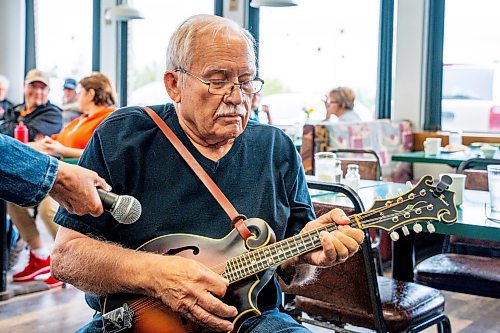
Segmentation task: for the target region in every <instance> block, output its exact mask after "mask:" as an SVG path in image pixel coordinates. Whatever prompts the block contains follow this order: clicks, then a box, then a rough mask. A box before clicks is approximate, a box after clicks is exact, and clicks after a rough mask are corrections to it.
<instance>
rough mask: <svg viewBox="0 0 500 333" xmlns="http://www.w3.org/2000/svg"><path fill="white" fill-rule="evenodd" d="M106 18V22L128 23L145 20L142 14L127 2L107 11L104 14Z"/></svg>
mask: <svg viewBox="0 0 500 333" xmlns="http://www.w3.org/2000/svg"><path fill="white" fill-rule="evenodd" d="M104 17H105V19H106V20H115V21H128V20H136V19H143V18H144V16H142V14H141V12H140V11H139V10H137V9H135V8H134V7H131V6H129V5H128V4H127V1H124V2H123V3H122V4H121V5H118V6H115V7H111V8H109V9H107V10H106V12H105V13H104Z"/></svg>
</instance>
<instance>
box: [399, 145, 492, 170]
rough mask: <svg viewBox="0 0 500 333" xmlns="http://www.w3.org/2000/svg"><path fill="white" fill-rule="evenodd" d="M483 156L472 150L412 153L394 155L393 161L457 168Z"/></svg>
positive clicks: (479, 152) (478, 151)
mask: <svg viewBox="0 0 500 333" xmlns="http://www.w3.org/2000/svg"><path fill="white" fill-rule="evenodd" d="M481 156H483V155H482V153H481V151H480V150H479V149H470V150H466V151H457V152H453V153H447V152H439V153H438V154H437V155H426V154H425V152H423V151H412V152H408V153H400V154H393V155H392V157H391V159H392V160H393V161H396V162H410V163H435V164H447V165H449V166H451V167H455V168H456V167H458V166H459V165H460V163H462V162H463V161H466V160H468V159H471V158H476V157H481ZM495 158H500V153H499V152H497V153H496V155H495Z"/></svg>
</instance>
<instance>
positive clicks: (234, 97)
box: [225, 84, 244, 105]
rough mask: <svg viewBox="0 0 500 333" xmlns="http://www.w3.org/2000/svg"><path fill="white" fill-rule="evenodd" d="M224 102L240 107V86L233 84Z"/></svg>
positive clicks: (242, 97) (241, 96) (241, 94)
mask: <svg viewBox="0 0 500 333" xmlns="http://www.w3.org/2000/svg"><path fill="white" fill-rule="evenodd" d="M225 96H226V98H225V100H226V101H227V102H230V103H232V104H235V105H240V104H242V103H243V100H244V96H243V91H242V90H241V85H239V84H234V85H233V86H232V87H231V90H230V91H229V93H228V94H226V95H225Z"/></svg>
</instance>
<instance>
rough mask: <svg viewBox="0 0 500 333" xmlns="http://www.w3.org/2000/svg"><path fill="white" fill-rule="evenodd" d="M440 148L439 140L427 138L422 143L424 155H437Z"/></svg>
mask: <svg viewBox="0 0 500 333" xmlns="http://www.w3.org/2000/svg"><path fill="white" fill-rule="evenodd" d="M440 148H441V138H427V139H425V141H424V151H425V155H430V156H432V155H437V154H439V151H440Z"/></svg>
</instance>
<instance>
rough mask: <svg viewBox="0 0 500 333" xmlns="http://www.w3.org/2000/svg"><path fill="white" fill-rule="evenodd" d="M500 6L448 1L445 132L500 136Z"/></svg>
mask: <svg viewBox="0 0 500 333" xmlns="http://www.w3.org/2000/svg"><path fill="white" fill-rule="evenodd" d="M498 22H500V2H499V1H497V0H476V1H469V0H453V1H446V7H445V30H444V50H443V63H444V67H443V97H442V116H441V125H442V129H443V130H464V131H469V132H496V133H499V132H500V29H499V28H498Z"/></svg>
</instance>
